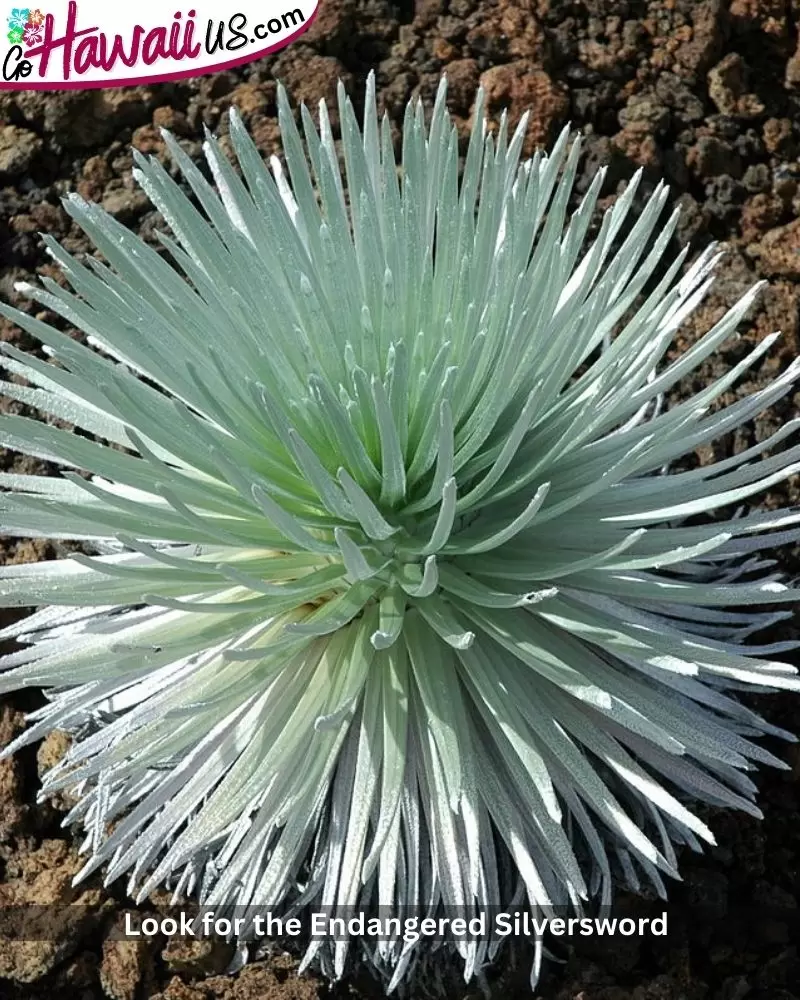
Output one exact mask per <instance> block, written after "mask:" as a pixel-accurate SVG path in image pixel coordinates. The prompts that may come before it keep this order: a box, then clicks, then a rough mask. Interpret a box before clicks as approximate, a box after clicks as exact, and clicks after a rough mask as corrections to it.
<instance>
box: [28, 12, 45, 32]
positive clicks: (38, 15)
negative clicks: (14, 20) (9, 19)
mask: <svg viewBox="0 0 800 1000" xmlns="http://www.w3.org/2000/svg"><path fill="white" fill-rule="evenodd" d="M44 19H45V15H44V13H43V12H42V11H40V10H39V9H38V8H37V9H36V10H29V11H28V23H27V25H26V27H30V26H31V25H33V26H34V27H37V28H38V27H40V26H41V25H42V24H44Z"/></svg>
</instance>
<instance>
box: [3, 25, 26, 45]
mask: <svg viewBox="0 0 800 1000" xmlns="http://www.w3.org/2000/svg"><path fill="white" fill-rule="evenodd" d="M6 37H7V38H8V40H9V42H11V44H12V45H19V43H20V42H21V41H22V38H23V31H22V28H12V29H11V30H10V31H9V33H8V35H7V36H6Z"/></svg>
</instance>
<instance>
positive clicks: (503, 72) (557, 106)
mask: <svg viewBox="0 0 800 1000" xmlns="http://www.w3.org/2000/svg"><path fill="white" fill-rule="evenodd" d="M480 82H481V85H482V86H483V87H484V89H485V91H486V107H487V109H488V112H489V114H491V115H494V116H497V115H498V114H499V113H500V111H502V109H503V108H506V107H507V108H508V109H509V115H510V119H511V121H512V123H513V122H517V121H518V120H519V118H520V116H521V115H522V114H523V113H524V112H525V111H527V110H528V109H530V112H531V118H530V126H529V129H528V136H527V139H526V146H527V149H528V150H531V149H532V148H533V147H535V146H538V145H542V144H543V143H546V142H548V141H549V140H550V139H551V138H552V136H553V133H554V132H555V130H556V129H557V127H558V126H559V125H561V124H562V123H563V121H564V118H565V116H566V114H567V109H568V108H569V102H568V100H567V96H566V93H565V91H564V89H563V88H562V87H560V86H558V85H557V84H556V83H554V82H553V80H552V79H551V78H550V77H549V76H548V74H547V73H545V72H544V70H542V69H531V68H530V67H529V65H528V63H527V62H524V61H522V60H519V61H517V62H512V63H507V64H506V65H504V66H493V67H492V68H491V69H488V70H487V71H486V72H485V73H484V74H483V75H482V76H481V81H480Z"/></svg>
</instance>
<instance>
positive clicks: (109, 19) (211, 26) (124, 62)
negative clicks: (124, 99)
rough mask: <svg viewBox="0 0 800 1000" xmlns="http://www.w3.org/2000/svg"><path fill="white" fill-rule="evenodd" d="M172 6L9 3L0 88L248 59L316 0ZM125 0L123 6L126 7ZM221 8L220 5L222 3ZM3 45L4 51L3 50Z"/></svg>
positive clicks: (116, 81)
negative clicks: (11, 4)
mask: <svg viewBox="0 0 800 1000" xmlns="http://www.w3.org/2000/svg"><path fill="white" fill-rule="evenodd" d="M202 2H203V3H204V4H205V6H202V5H201V2H200V0H198V3H197V4H196V5H195V4H193V5H192V6H191V7H189V8H188V9H184V10H180V9H176V5H173V4H170V3H169V0H159V2H153V0H142V2H141V3H138V4H135V5H118V4H109V3H107V0H80V2H78V0H60V2H59V3H58V4H57V5H56V6H55V7H54V3H53V0H50V2H49V4H48V9H47V10H42V9H41V8H39V7H35V8H34V7H30V8H29V7H12V8H11V9H10V12H9V14H8V16H7V17H6V35H5V40H3V39H2V38H0V89H20V90H62V89H69V88H81V89H85V88H89V87H114V86H124V85H126V84H135V83H155V82H158V81H165V80H178V79H182V78H185V77H191V76H200V75H201V74H203V73H212V72H217V71H219V70H222V69H229V68H231V67H234V66H239V65H242V64H243V63H247V62H252V61H253V60H255V59H259V58H261V57H262V56H265V55H267V54H268V53H270V52H274V51H276V50H277V49H280V48H283V47H284V46H285V45H288V44H289V43H290V42H292V41H294V39H295V38H297V37H298V36H299V35H301V34H302V33H303V32H304V31H306V30H307V29H308V28H309V27H310V25H311V23H312V21H313V20H314V17H315V16H316V13H317V7H318V5H319V0H241V2H237V3H236V5H235V8H234V9H235V12H234V13H231V12H230V11H231V7H230V5H228V4H225V5H224V8H223V5H222V4H221V3H219V0H216V2H214V0H202ZM126 6H127V9H126ZM220 8H223V11H222V12H221V11H220ZM4 50H5V51H4Z"/></svg>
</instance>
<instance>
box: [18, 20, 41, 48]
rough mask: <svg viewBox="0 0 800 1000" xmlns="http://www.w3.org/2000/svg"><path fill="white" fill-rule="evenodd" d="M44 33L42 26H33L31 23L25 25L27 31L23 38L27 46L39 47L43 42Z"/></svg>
mask: <svg viewBox="0 0 800 1000" xmlns="http://www.w3.org/2000/svg"><path fill="white" fill-rule="evenodd" d="M43 35H44V32H43V31H42V26H41V24H33V23H31V22H30V21H28V23H27V24H26V25H25V31H24V33H23V38H24V40H25V44H26V45H27V46H31V45H39V44H40V43H41V41H42V37H43Z"/></svg>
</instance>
